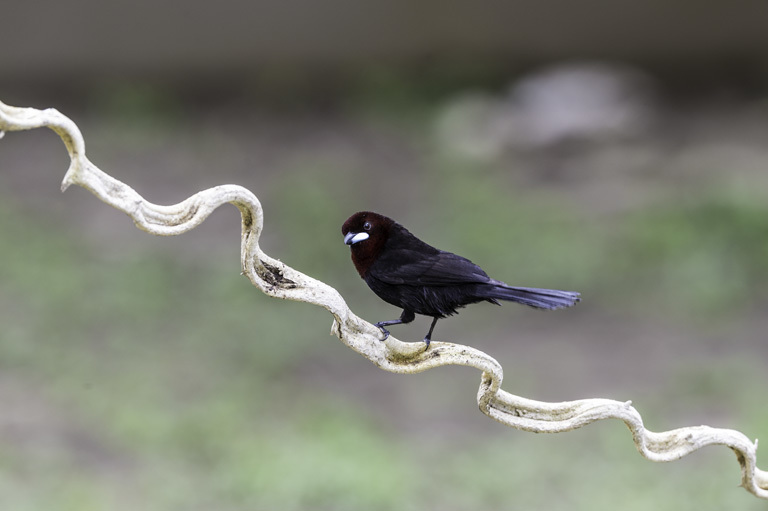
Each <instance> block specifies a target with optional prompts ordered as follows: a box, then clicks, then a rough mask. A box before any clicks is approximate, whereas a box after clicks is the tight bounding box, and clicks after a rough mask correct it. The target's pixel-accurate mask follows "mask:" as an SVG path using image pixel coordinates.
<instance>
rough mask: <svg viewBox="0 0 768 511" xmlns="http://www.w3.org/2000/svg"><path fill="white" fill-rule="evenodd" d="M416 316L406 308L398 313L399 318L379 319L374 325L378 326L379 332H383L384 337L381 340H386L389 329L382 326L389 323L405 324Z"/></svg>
mask: <svg viewBox="0 0 768 511" xmlns="http://www.w3.org/2000/svg"><path fill="white" fill-rule="evenodd" d="M415 318H416V314H414V313H413V312H412V311H409V310H407V309H403V313H402V314H400V319H391V320H389V321H379V322H378V323H376V324H375V325H374V326H376V327H378V328H379V330H381V333H383V334H384V338H383V339H382V341H386V340H387V337H389V330H387V329H386V328H384V327H385V326H389V325H405V324H406V323H410V322H411V321H413V320H414V319H415Z"/></svg>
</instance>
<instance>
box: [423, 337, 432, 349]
mask: <svg viewBox="0 0 768 511" xmlns="http://www.w3.org/2000/svg"><path fill="white" fill-rule="evenodd" d="M430 342H432V339H430V338H429V337H425V338H424V344H426V345H427V348H429V343H430Z"/></svg>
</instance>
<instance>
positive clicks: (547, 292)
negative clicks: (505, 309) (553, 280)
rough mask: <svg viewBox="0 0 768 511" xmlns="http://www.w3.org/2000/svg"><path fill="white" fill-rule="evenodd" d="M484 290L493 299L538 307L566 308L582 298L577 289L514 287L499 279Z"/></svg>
mask: <svg viewBox="0 0 768 511" xmlns="http://www.w3.org/2000/svg"><path fill="white" fill-rule="evenodd" d="M484 291H485V293H484V294H485V295H486V296H487V297H488V298H489V299H491V301H495V300H508V301H510V302H517V303H522V304H523V305H528V306H529V307H535V308H537V309H550V310H553V309H564V308H565V307H571V306H573V305H576V302H578V301H580V300H581V298H579V296H580V295H579V293H577V292H575V291H558V290H557V289H538V288H535V287H512V286H508V285H507V284H504V283H503V282H499V281H493V282H492V283H491V284H490V285H489V286H488V287H487V288H485V289H484Z"/></svg>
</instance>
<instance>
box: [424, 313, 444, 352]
mask: <svg viewBox="0 0 768 511" xmlns="http://www.w3.org/2000/svg"><path fill="white" fill-rule="evenodd" d="M438 319H440V318H439V317H437V316H435V319H433V320H432V325H430V327H429V332H427V336H426V337H424V342H425V343H427V348H429V343H430V341H432V330H434V329H435V325H436V324H437V320H438Z"/></svg>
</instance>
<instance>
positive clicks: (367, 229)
mask: <svg viewBox="0 0 768 511" xmlns="http://www.w3.org/2000/svg"><path fill="white" fill-rule="evenodd" d="M363 229H365V230H366V231H370V230H371V222H365V223H364V224H363Z"/></svg>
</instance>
